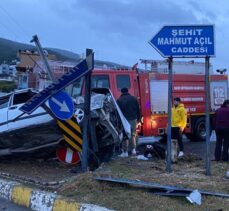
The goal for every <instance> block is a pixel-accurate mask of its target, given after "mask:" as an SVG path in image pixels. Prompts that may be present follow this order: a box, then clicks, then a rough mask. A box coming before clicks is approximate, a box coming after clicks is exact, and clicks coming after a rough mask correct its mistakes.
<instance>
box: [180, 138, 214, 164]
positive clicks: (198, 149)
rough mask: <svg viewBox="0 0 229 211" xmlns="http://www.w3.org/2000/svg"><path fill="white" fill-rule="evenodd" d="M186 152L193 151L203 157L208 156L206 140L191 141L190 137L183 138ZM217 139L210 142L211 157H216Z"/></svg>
mask: <svg viewBox="0 0 229 211" xmlns="http://www.w3.org/2000/svg"><path fill="white" fill-rule="evenodd" d="M183 142H184V153H193V154H196V155H198V156H199V157H201V158H202V159H205V158H206V142H191V141H189V140H188V139H185V138H184V139H183ZM214 150H215V141H214V142H210V159H211V160H213V159H214Z"/></svg>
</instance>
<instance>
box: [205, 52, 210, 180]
mask: <svg viewBox="0 0 229 211" xmlns="http://www.w3.org/2000/svg"><path fill="white" fill-rule="evenodd" d="M209 59H210V57H209V56H206V58H205V98H206V100H205V128H206V139H205V141H206V175H208V176H210V175H211V163H210V118H209V105H210V86H209V80H210V78H209V66H210V65H209Z"/></svg>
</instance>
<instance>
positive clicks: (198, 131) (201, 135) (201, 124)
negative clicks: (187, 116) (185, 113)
mask: <svg viewBox="0 0 229 211" xmlns="http://www.w3.org/2000/svg"><path fill="white" fill-rule="evenodd" d="M211 132H212V129H211V127H210V134H211ZM193 133H194V138H193V140H192V141H205V137H206V127H205V118H204V117H202V118H199V119H198V120H197V121H196V123H195V126H194V131H193Z"/></svg>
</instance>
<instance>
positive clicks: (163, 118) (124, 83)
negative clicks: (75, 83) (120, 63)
mask: <svg viewBox="0 0 229 211" xmlns="http://www.w3.org/2000/svg"><path fill="white" fill-rule="evenodd" d="M203 64H204V63H203ZM123 87H127V88H128V89H129V92H130V93H131V94H132V95H134V96H136V97H137V98H138V100H139V103H140V107H141V114H142V125H141V130H140V135H142V136H153V137H158V136H161V135H163V134H165V133H166V128H167V111H168V73H166V72H160V71H157V70H156V71H155V70H154V71H152V70H150V71H148V70H139V69H138V68H136V66H135V67H134V68H132V69H116V70H115V69H107V68H105V69H104V68H103V69H102V68H101V69H97V68H95V69H94V70H93V73H92V88H110V89H111V91H112V93H113V95H114V97H115V98H116V99H117V98H118V97H119V96H120V94H121V91H120V90H121V88H123ZM227 89H228V79H227V76H226V75H220V74H218V75H216V74H215V75H210V90H209V91H210V98H211V100H210V103H211V105H210V117H211V122H212V115H213V114H214V111H215V110H216V109H217V108H218V107H219V106H220V105H221V104H222V103H223V101H224V100H225V99H227ZM172 92H173V93H172V95H173V97H180V98H181V100H182V102H183V103H184V105H185V108H186V109H187V112H188V121H187V122H188V124H187V127H186V128H185V134H186V136H187V137H188V138H189V139H191V140H193V141H197V140H204V139H205V135H206V133H205V76H204V74H192V72H190V73H185V74H184V73H175V74H173V86H172Z"/></svg>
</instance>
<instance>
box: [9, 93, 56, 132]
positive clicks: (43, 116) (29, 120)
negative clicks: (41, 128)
mask: <svg viewBox="0 0 229 211" xmlns="http://www.w3.org/2000/svg"><path fill="white" fill-rule="evenodd" d="M33 94H35V93H32V92H31V91H28V90H27V91H25V92H19V93H14V94H13V95H12V98H11V100H10V107H9V108H8V130H9V131H11V130H15V129H20V128H25V127H29V126H32V125H38V124H42V123H46V122H49V121H50V120H52V117H51V116H50V115H49V114H48V113H47V112H46V111H45V110H44V109H43V108H42V107H38V108H37V109H36V110H35V111H34V112H33V113H32V114H30V115H28V114H25V113H24V114H23V112H22V111H21V110H19V108H20V107H21V106H22V105H23V104H24V103H25V102H27V101H28V100H29V99H30V98H31V96H32V95H33ZM22 114H23V115H22ZM13 120H15V121H13Z"/></svg>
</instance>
